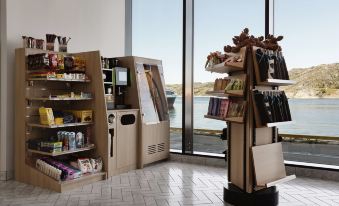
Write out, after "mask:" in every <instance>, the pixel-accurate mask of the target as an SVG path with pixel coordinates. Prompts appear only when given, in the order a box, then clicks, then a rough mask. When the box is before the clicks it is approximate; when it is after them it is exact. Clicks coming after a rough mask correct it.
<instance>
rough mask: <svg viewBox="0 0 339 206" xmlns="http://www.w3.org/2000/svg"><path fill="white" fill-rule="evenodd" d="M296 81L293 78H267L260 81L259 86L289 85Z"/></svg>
mask: <svg viewBox="0 0 339 206" xmlns="http://www.w3.org/2000/svg"><path fill="white" fill-rule="evenodd" d="M295 83H296V82H295V81H293V80H283V79H267V81H265V82H259V83H258V86H288V85H293V84H295Z"/></svg>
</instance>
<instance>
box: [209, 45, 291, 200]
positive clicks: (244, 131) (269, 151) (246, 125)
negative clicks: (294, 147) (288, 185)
mask: <svg viewBox="0 0 339 206" xmlns="http://www.w3.org/2000/svg"><path fill="white" fill-rule="evenodd" d="M255 49H256V48H252V47H248V48H246V47H243V48H242V49H241V50H240V52H239V53H236V54H233V55H238V56H239V57H240V58H241V59H242V60H243V64H242V66H243V67H242V68H241V67H239V65H241V64H238V65H237V66H234V65H230V64H228V63H226V62H224V63H221V64H217V65H215V66H211V67H208V68H207V69H206V71H209V72H216V73H227V74H228V75H229V77H227V78H234V77H235V76H244V75H245V76H246V78H245V79H246V84H245V85H246V86H245V90H244V92H243V94H242V95H232V93H228V94H225V96H227V97H228V98H229V99H230V100H235V99H238V100H239V99H241V100H243V101H245V102H246V107H245V109H246V110H245V112H244V116H243V118H239V119H242V121H232V119H227V118H226V119H220V118H218V117H210V116H205V117H207V118H212V119H218V120H223V121H226V122H227V128H228V130H227V132H228V139H227V141H228V144H227V145H228V149H227V162H228V175H227V176H228V181H227V183H226V185H225V186H224V200H225V201H226V202H228V203H230V204H234V205H247V206H248V205H278V197H279V195H278V190H277V188H276V186H275V185H276V184H279V183H282V182H285V181H289V180H291V179H294V178H295V175H291V176H286V171H285V165H284V160H283V153H282V145H281V143H280V142H278V138H277V136H278V132H277V131H278V130H277V128H276V127H277V126H279V125H283V124H289V123H292V121H289V122H274V123H268V124H266V125H263V124H261V123H260V122H259V120H260V114H259V113H258V111H257V108H256V105H255V102H254V99H253V97H252V96H253V93H252V91H253V90H254V89H258V90H278V86H281V85H290V84H293V83H294V82H293V81H290V80H280V79H268V80H267V81H265V82H261V81H258V80H259V79H258V76H259V74H258V72H259V68H258V65H257V62H256V58H255V55H254V51H255ZM209 94H210V95H215V96H221V95H220V91H219V92H218V93H213V92H209Z"/></svg>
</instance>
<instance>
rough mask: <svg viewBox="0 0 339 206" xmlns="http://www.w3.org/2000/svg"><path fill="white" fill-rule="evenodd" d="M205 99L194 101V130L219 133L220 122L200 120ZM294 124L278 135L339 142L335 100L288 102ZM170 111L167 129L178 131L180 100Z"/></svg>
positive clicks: (337, 101) (338, 108) (338, 103)
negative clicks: (301, 135) (329, 138)
mask: <svg viewBox="0 0 339 206" xmlns="http://www.w3.org/2000/svg"><path fill="white" fill-rule="evenodd" d="M208 103H209V97H194V115H193V116H194V119H193V124H194V129H209V130H222V129H223V128H224V127H225V126H226V123H225V122H223V121H218V120H212V119H206V118H204V115H205V114H206V113H207V108H208ZM289 105H290V110H291V115H292V120H293V121H294V124H290V125H284V126H280V127H279V133H285V134H304V135H320V136H335V137H338V138H339V99H289ZM173 106H174V108H173V109H170V111H169V113H170V124H171V127H175V128H181V127H182V97H179V96H178V97H177V98H176V100H175V103H174V105H173Z"/></svg>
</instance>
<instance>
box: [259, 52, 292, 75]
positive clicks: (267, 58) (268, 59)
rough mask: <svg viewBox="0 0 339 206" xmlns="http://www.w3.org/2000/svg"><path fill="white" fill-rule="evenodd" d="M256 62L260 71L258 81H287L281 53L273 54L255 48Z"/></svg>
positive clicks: (284, 63) (286, 72)
mask: <svg viewBox="0 0 339 206" xmlns="http://www.w3.org/2000/svg"><path fill="white" fill-rule="evenodd" d="M255 56H256V60H257V63H258V66H259V71H260V80H261V81H266V80H267V79H283V80H289V75H288V71H287V67H286V62H285V58H284V56H283V55H282V52H280V51H277V52H273V51H272V50H265V49H262V48H257V49H256V51H255Z"/></svg>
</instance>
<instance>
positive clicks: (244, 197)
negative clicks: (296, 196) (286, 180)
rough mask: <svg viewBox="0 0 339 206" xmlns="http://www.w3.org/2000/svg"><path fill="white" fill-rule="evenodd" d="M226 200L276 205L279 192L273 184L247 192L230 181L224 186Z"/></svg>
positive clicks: (268, 205)
mask: <svg viewBox="0 0 339 206" xmlns="http://www.w3.org/2000/svg"><path fill="white" fill-rule="evenodd" d="M224 201H225V202H227V203H229V204H232V205H244V206H245V205H246V206H259V205H260V206H262V205H265V206H276V205H278V203H279V192H278V190H277V188H276V187H275V186H273V187H270V188H265V189H262V190H259V191H256V192H253V193H246V192H243V191H242V190H240V189H239V188H238V187H236V186H234V185H232V184H231V183H228V184H226V185H225V186H224Z"/></svg>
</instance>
